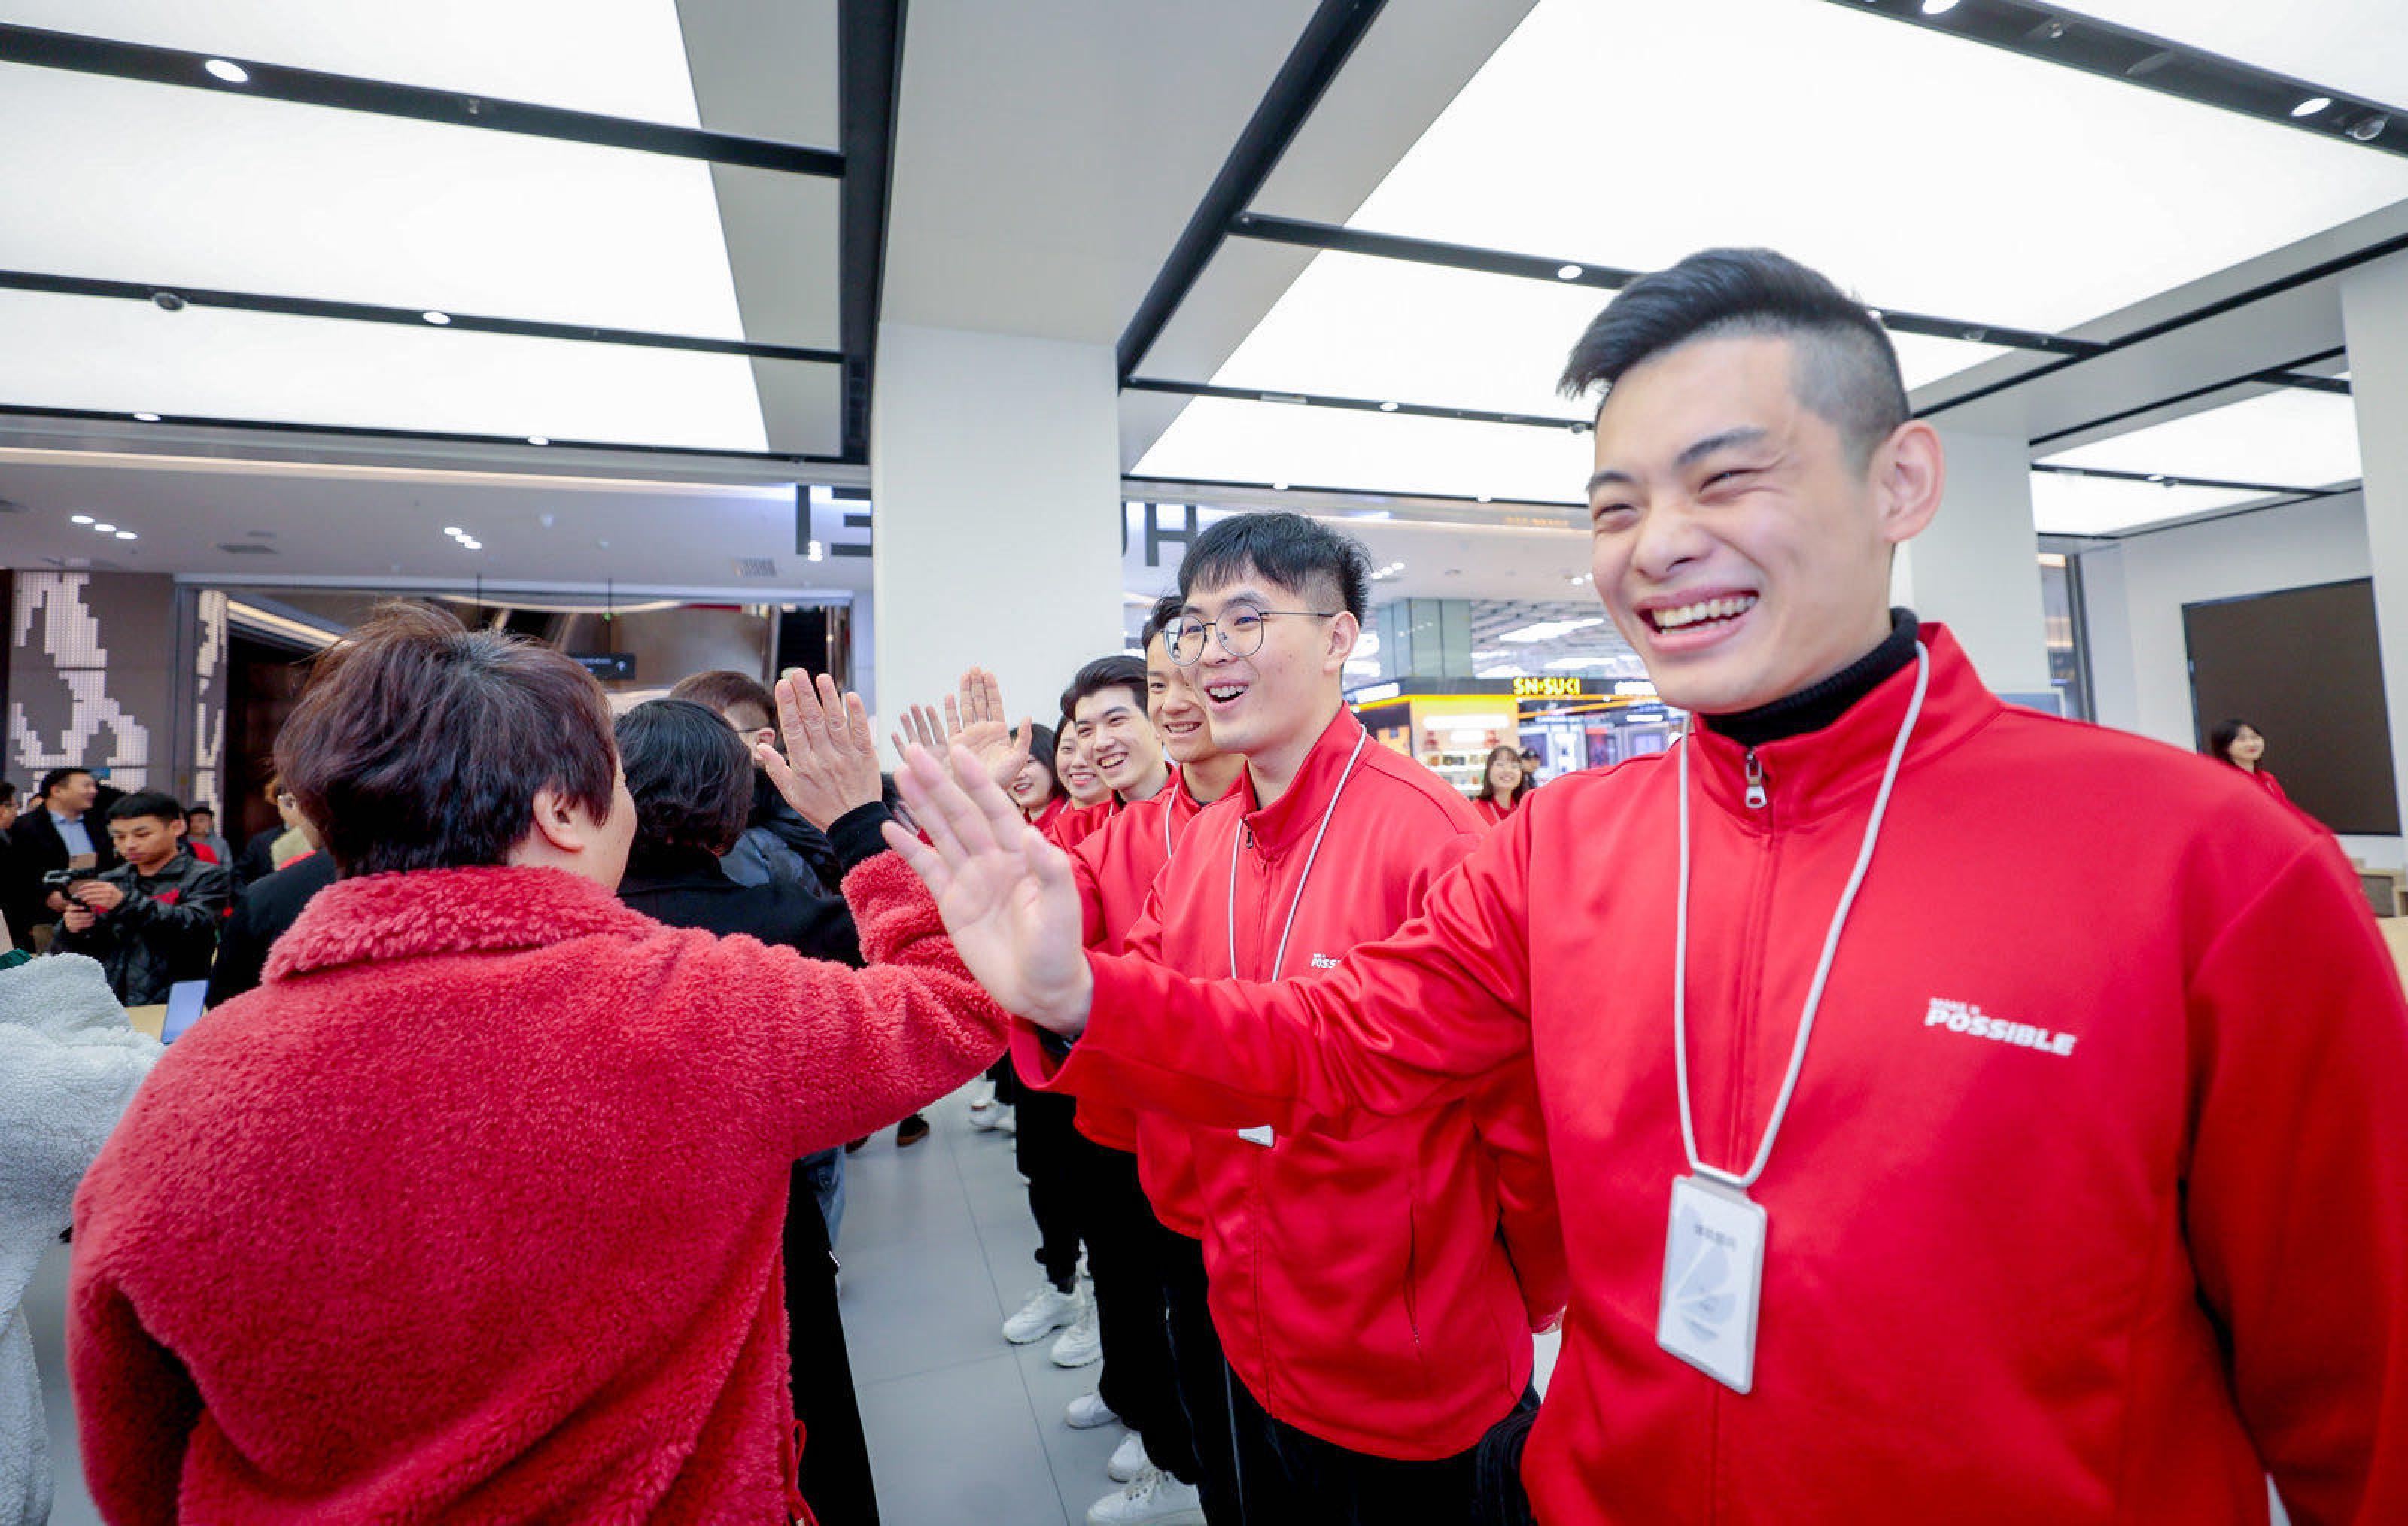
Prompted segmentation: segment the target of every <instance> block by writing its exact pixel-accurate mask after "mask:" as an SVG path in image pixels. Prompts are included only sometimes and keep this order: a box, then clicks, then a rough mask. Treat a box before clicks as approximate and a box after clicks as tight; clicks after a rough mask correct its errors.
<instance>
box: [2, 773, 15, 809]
mask: <svg viewBox="0 0 2408 1526" xmlns="http://www.w3.org/2000/svg"><path fill="white" fill-rule="evenodd" d="M16 798H17V787H16V786H15V785H13V784H11V783H9V782H8V781H7V779H0V806H6V805H7V804H8V803H9V802H11V801H13V800H15V799H16Z"/></svg>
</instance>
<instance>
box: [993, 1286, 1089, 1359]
mask: <svg viewBox="0 0 2408 1526" xmlns="http://www.w3.org/2000/svg"><path fill="white" fill-rule="evenodd" d="M1072 1286H1073V1287H1074V1288H1075V1287H1076V1286H1077V1285H1076V1284H1075V1283H1074V1284H1072ZM1087 1306H1088V1299H1087V1297H1086V1295H1085V1294H1084V1293H1083V1292H1077V1291H1073V1292H1067V1293H1066V1292H1064V1291H1061V1290H1060V1289H1059V1288H1055V1287H1054V1286H1052V1285H1051V1284H1048V1285H1047V1286H1045V1287H1041V1288H1039V1289H1038V1290H1037V1291H1035V1292H1033V1293H1030V1294H1029V1295H1028V1302H1027V1303H1025V1304H1023V1305H1020V1312H1019V1313H1017V1314H1014V1315H1013V1316H1012V1317H1011V1319H1006V1320H1005V1321H1003V1338H1004V1339H1005V1340H1008V1341H1010V1342H1011V1344H1012V1345H1014V1346H1026V1345H1028V1344H1030V1343H1031V1342H1033V1341H1041V1340H1043V1339H1044V1338H1045V1337H1046V1336H1048V1335H1051V1334H1052V1333H1054V1332H1055V1331H1057V1330H1059V1329H1061V1328H1062V1327H1063V1326H1064V1325H1072V1324H1076V1323H1078V1322H1079V1317H1080V1316H1081V1315H1082V1314H1084V1313H1085V1312H1086V1311H1087Z"/></svg>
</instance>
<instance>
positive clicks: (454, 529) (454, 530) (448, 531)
mask: <svg viewBox="0 0 2408 1526" xmlns="http://www.w3.org/2000/svg"><path fill="white" fill-rule="evenodd" d="M443 533H444V534H445V535H450V536H451V537H452V539H453V540H458V539H459V538H460V537H461V536H462V535H466V534H467V533H468V532H466V530H463V529H461V528H460V527H459V526H458V525H456V524H447V525H445V526H444V527H443Z"/></svg>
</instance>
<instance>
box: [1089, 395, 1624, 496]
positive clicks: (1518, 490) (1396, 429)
mask: <svg viewBox="0 0 2408 1526" xmlns="http://www.w3.org/2000/svg"><path fill="white" fill-rule="evenodd" d="M1589 447H1590V441H1589V438H1588V436H1586V435H1574V434H1573V433H1572V432H1571V431H1570V430H1568V429H1566V430H1546V429H1532V428H1529V427H1527V426H1525V425H1520V424H1488V423H1467V422H1463V421H1458V420H1453V419H1425V418H1419V417H1416V416H1414V415H1412V414H1405V413H1369V412H1358V411H1355V410H1351V409H1344V408H1317V407H1299V406H1296V405H1293V404H1280V403H1240V402H1234V401H1231V400H1228V399H1226V398H1214V397H1199V398H1197V399H1196V400H1195V401H1194V402H1192V403H1190V404H1189V405H1188V406H1186V408H1185V409H1183V411H1182V412H1181V413H1180V415H1179V418H1178V420H1177V421H1175V422H1173V423H1172V424H1171V426H1170V427H1169V428H1168V429H1167V430H1165V431H1164V432H1163V435H1162V437H1161V439H1159V440H1157V441H1155V442H1154V448H1153V449H1150V450H1148V451H1147V452H1146V453H1145V459H1144V460H1142V461H1140V462H1139V463H1138V464H1137V466H1136V468H1135V469H1136V471H1137V473H1138V474H1139V475H1140V476H1145V477H1168V478H1187V479H1194V478H1205V479H1211V480H1226V481H1240V482H1289V483H1294V484H1296V485H1297V486H1298V487H1336V488H1351V489H1356V490H1360V491H1364V492H1402V493H1413V492H1430V493H1450V494H1461V495H1463V496H1465V497H1476V496H1477V495H1479V494H1481V493H1489V494H1492V495H1494V496H1495V497H1497V498H1499V499H1505V498H1519V499H1527V500H1531V501H1534V502H1540V503H1576V502H1579V501H1580V500H1581V495H1582V491H1583V489H1584V486H1585V485H1586V483H1587V481H1588V474H1589V472H1590V470H1591V469H1592V467H1591V457H1590V454H1589Z"/></svg>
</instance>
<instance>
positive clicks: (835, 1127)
mask: <svg viewBox="0 0 2408 1526" xmlns="http://www.w3.org/2000/svg"><path fill="white" fill-rule="evenodd" d="M844 894H845V899H846V900H847V901H848V902H849V903H851V904H852V906H853V923H854V925H855V926H856V927H857V928H858V929H859V930H860V933H861V953H862V957H863V958H864V959H865V960H866V961H867V963H868V967H867V968H866V969H858V970H856V969H851V968H848V967H846V966H845V965H842V964H835V963H827V962H825V961H823V960H808V959H805V958H803V957H802V956H801V955H799V954H797V953H796V952H795V951H794V950H793V949H791V948H767V947H765V946H763V945H761V944H759V943H756V942H754V941H753V940H752V939H750V938H720V939H710V940H708V942H707V944H706V946H705V952H704V956H703V957H704V959H705V960H706V961H707V962H709V963H707V964H706V966H705V970H704V978H706V979H708V980H710V981H711V982H712V983H714V984H716V985H719V986H720V987H721V988H722V989H724V990H725V991H730V992H741V993H743V996H744V998H745V999H744V1004H743V1007H744V1014H745V1015H746V1016H749V1017H750V1018H752V1019H753V1022H752V1023H751V1024H749V1025H748V1026H749V1028H750V1031H752V1032H753V1033H755V1034H758V1036H759V1041H760V1042H762V1043H764V1044H766V1045H767V1053H766V1055H765V1056H763V1058H762V1062H761V1069H762V1073H763V1074H764V1075H766V1076H769V1077H775V1078H776V1084H777V1087H778V1091H777V1094H776V1096H775V1097H774V1098H772V1099H771V1105H772V1110H773V1112H774V1113H775V1114H776V1115H777V1116H780V1117H781V1118H784V1119H786V1120H790V1123H791V1127H792V1128H793V1130H794V1131H795V1133H794V1136H793V1138H792V1140H791V1141H790V1144H791V1148H790V1149H786V1150H785V1153H788V1154H791V1155H796V1156H800V1155H806V1154H809V1153H810V1152H811V1151H813V1150H816V1149H824V1148H827V1147H828V1146H830V1145H837V1144H841V1143H843V1142H844V1141H845V1140H848V1139H856V1138H859V1137H860V1136H861V1135H863V1134H868V1133H871V1132H872V1131H874V1130H876V1129H878V1128H881V1127H882V1126H884V1125H886V1124H888V1123H892V1122H894V1121H895V1120H896V1119H898V1118H901V1117H903V1116H904V1115H905V1114H907V1113H910V1112H911V1111H912V1110H913V1109H914V1108H918V1107H923V1106H925V1105H927V1104H929V1103H931V1102H934V1101H936V1100H937V1099H938V1098H939V1097H941V1096H943V1095H944V1094H945V1093H946V1092H948V1091H952V1090H953V1088H955V1087H957V1086H959V1085H961V1084H962V1083H963V1082H964V1081H967V1080H968V1079H969V1078H970V1077H973V1076H975V1075H977V1074H978V1073H979V1072H980V1071H982V1070H984V1069H985V1068H986V1067H987V1066H988V1065H990V1064H992V1063H994V1062H995V1058H996V1055H998V1054H1000V1053H1002V1052H1003V1039H1004V1031H1005V1024H1006V1021H1007V1020H1006V1019H1005V1017H1004V1013H1003V1009H1002V1008H1001V1007H998V1006H996V1005H995V1003H994V1002H993V1001H992V1000H991V999H989V997H988V996H987V994H986V992H985V991H983V990H982V989H981V988H980V986H979V984H978V982H977V981H976V980H973V979H972V978H971V977H970V974H969V971H968V969H966V968H964V967H963V964H962V962H961V956H960V955H959V954H957V953H955V952H954V951H953V942H952V940H951V939H949V938H947V937H946V936H945V928H944V924H943V923H942V922H941V921H939V920H938V917H937V906H936V903H935V902H934V901H932V900H930V899H929V898H928V892H927V891H926V889H925V887H923V886H922V885H921V883H920V881H919V879H918V878H917V877H915V876H913V875H912V873H911V871H910V869H908V868H906V867H905V866H904V863H903V861H902V860H901V859H899V858H896V856H895V855H894V854H892V853H882V854H880V855H879V856H877V857H876V858H873V859H870V860H869V861H868V862H867V863H863V864H862V865H861V866H860V867H858V868H856V869H854V870H853V872H852V873H851V874H849V875H847V876H846V877H845V881H844ZM781 1148H784V1147H782V1146H781Z"/></svg>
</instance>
